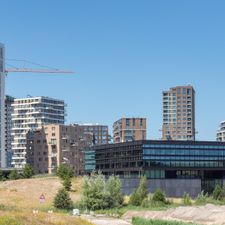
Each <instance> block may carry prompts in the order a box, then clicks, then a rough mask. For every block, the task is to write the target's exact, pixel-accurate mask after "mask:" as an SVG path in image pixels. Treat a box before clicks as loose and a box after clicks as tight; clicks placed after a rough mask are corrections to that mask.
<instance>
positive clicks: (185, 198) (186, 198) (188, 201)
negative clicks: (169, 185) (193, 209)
mask: <svg viewBox="0 0 225 225" xmlns="http://www.w3.org/2000/svg"><path fill="white" fill-rule="evenodd" d="M182 201H183V204H184V205H191V197H190V195H189V194H188V193H186V192H184V195H183V199H182Z"/></svg>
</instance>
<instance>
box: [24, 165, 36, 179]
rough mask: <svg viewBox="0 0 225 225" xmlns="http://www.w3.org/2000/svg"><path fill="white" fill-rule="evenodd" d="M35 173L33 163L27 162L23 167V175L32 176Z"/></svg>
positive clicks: (25, 176)
mask: <svg viewBox="0 0 225 225" xmlns="http://www.w3.org/2000/svg"><path fill="white" fill-rule="evenodd" d="M33 175H34V170H33V168H32V166H31V165H29V164H26V165H25V167H24V169H23V177H24V178H31V177H32V176H33Z"/></svg>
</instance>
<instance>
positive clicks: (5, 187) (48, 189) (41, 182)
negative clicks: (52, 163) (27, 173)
mask: <svg viewBox="0 0 225 225" xmlns="http://www.w3.org/2000/svg"><path fill="white" fill-rule="evenodd" d="M81 182H82V180H81V179H76V180H74V181H73V188H72V189H74V191H73V192H70V197H71V198H72V200H73V201H74V202H76V201H78V200H79V199H80V196H81V194H80V190H81V188H80V186H81ZM61 187H62V184H61V181H60V180H59V179H58V178H57V177H45V178H36V179H21V180H13V181H5V182H0V199H1V201H0V203H1V204H5V205H7V206H12V207H16V208H19V209H38V208H48V207H51V206H52V202H53V199H54V196H55V195H56V193H57V191H58V190H59V189H60V188H61ZM42 193H43V194H44V196H45V201H44V203H40V201H39V197H40V195H41V194H42Z"/></svg>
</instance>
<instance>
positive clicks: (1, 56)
mask: <svg viewBox="0 0 225 225" xmlns="http://www.w3.org/2000/svg"><path fill="white" fill-rule="evenodd" d="M5 61H6V60H5V47H4V45H3V44H1V43H0V158H1V163H0V167H1V168H5V167H6V151H5V76H6V75H7V74H8V73H14V72H15V73H17V72H22V73H28V72H29V73H51V74H52V73H55V74H73V73H74V72H73V71H69V70H59V69H55V68H50V67H47V66H42V65H40V64H37V63H32V62H29V61H26V60H11V59H9V61H17V62H19V63H21V62H22V63H23V64H24V65H23V66H22V67H21V66H20V67H17V66H12V65H10V67H11V68H5V65H7V66H8V65H9V64H8V63H6V62H5ZM26 63H29V64H33V65H35V66H36V68H29V67H26V66H25V64H26ZM38 67H41V68H38Z"/></svg>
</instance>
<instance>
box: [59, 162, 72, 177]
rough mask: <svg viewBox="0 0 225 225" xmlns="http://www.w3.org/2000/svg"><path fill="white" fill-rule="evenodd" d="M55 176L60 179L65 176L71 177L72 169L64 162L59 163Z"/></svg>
mask: <svg viewBox="0 0 225 225" xmlns="http://www.w3.org/2000/svg"><path fill="white" fill-rule="evenodd" d="M56 174H57V176H59V177H60V178H61V179H62V180H64V179H65V178H66V177H67V178H72V177H73V175H74V173H73V170H72V169H71V168H70V167H69V166H68V165H65V164H61V165H60V166H59V167H58V169H57V173H56Z"/></svg>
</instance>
